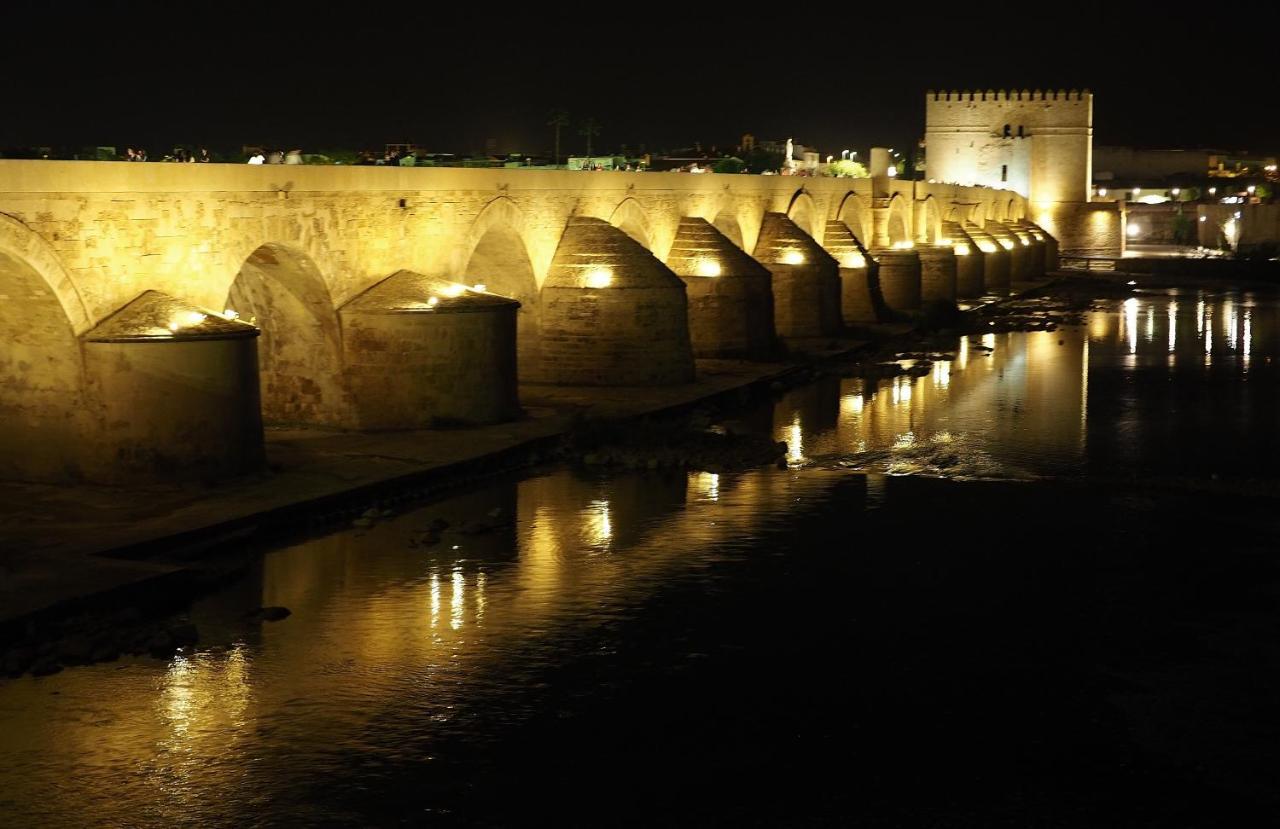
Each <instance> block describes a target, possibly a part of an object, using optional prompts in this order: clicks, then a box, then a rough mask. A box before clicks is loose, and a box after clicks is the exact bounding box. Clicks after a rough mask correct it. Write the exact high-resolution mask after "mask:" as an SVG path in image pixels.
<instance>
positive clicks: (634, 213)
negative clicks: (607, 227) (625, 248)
mask: <svg viewBox="0 0 1280 829" xmlns="http://www.w3.org/2000/svg"><path fill="white" fill-rule="evenodd" d="M609 224H611V225H613V226H614V227H616V228H617V229H618V230H621V231H622V232H623V233H625V234H627V235H628V236H630V237H631V238H632V239H634V240H636V241H637V242H639V243H640V244H641V245H643V246H644V249H645V250H649V251H652V250H653V224H652V223H651V222H650V221H649V214H648V213H646V212H645V209H644V208H643V207H641V206H640V202H638V201H636V200H635V199H633V198H626V199H623V200H622V202H621V203H620V204H619V205H618V206H617V207H615V208H614V209H613V213H612V214H611V215H610V216H609Z"/></svg>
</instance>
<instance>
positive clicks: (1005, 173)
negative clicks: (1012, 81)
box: [925, 89, 1093, 202]
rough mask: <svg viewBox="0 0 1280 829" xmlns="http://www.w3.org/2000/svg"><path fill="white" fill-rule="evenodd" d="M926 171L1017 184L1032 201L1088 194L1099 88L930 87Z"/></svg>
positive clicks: (937, 176)
mask: <svg viewBox="0 0 1280 829" xmlns="http://www.w3.org/2000/svg"><path fill="white" fill-rule="evenodd" d="M925 143H926V145H927V147H928V155H927V156H926V158H927V162H926V164H927V175H928V177H929V178H931V179H934V180H936V181H942V182H950V183H955V184H966V185H973V184H981V185H985V186H987V187H996V188H1001V189H1006V190H1013V191H1014V192H1017V193H1021V194H1022V195H1024V196H1026V197H1027V198H1029V199H1031V200H1032V201H1033V202H1084V201H1088V200H1089V171H1090V169H1091V165H1092V158H1091V156H1092V154H1093V94H1092V93H1091V92H1089V91H1088V90H1085V91H1084V92H1079V91H1077V90H1074V89H1073V90H1071V91H1070V92H1064V91H1062V90H1058V91H1056V92H1046V91H1042V90H1039V89H1037V90H1036V91H1034V92H1031V91H1027V90H1023V91H1021V92H1017V91H1013V92H1006V91H1005V90H1000V91H999V92H994V91H992V90H987V91H986V92H976V91H974V92H971V91H968V90H965V91H964V92H929V93H927V94H926V95H925Z"/></svg>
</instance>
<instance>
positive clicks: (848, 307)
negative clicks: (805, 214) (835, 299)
mask: <svg viewBox="0 0 1280 829" xmlns="http://www.w3.org/2000/svg"><path fill="white" fill-rule="evenodd" d="M822 247H823V248H825V249H826V251H827V253H829V254H831V256H832V257H833V258H834V259H835V260H836V262H837V263H838V264H839V265H840V315H841V317H842V319H843V320H844V322H845V324H847V325H852V324H856V323H867V322H882V321H884V320H885V319H887V318H888V308H887V307H886V306H885V303H884V296H883V295H882V294H881V292H880V265H879V263H878V262H876V261H875V259H873V258H872V257H871V253H870V252H869V251H868V250H867V249H866V247H864V246H863V244H862V242H861V241H859V240H858V238H857V237H856V236H855V235H854V233H853V230H852V229H851V228H850V227H849V226H848V225H847V224H845V223H844V222H843V221H840V220H838V219H832V220H831V221H829V222H827V230H826V233H824V234H823V236H822Z"/></svg>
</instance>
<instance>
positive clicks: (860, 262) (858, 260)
mask: <svg viewBox="0 0 1280 829" xmlns="http://www.w3.org/2000/svg"><path fill="white" fill-rule="evenodd" d="M866 266H867V259H866V257H865V256H863V255H862V254H861V253H846V254H845V255H844V256H843V257H841V259H840V267H842V268H865V267H866Z"/></svg>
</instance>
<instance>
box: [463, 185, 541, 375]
mask: <svg viewBox="0 0 1280 829" xmlns="http://www.w3.org/2000/svg"><path fill="white" fill-rule="evenodd" d="M464 250H465V256H464V258H463V260H462V263H461V264H460V265H459V267H458V270H457V273H458V279H459V281H461V282H463V283H464V284H466V285H473V286H474V285H483V286H484V289H485V290H486V291H488V292H489V293H493V294H500V295H502V296H505V297H511V298H512V299H514V300H517V301H518V302H519V303H520V310H519V311H518V312H517V315H516V353H517V360H518V363H519V366H518V369H517V370H518V372H519V375H520V376H521V377H524V378H531V377H534V376H535V375H536V374H537V372H538V365H537V363H538V345H539V339H540V337H539V331H540V316H541V314H540V309H541V305H540V302H539V293H538V280H537V277H536V276H535V274H534V272H533V260H532V259H531V258H530V256H529V247H528V244H527V243H526V242H525V221H524V213H523V212H521V210H520V208H519V207H518V206H517V205H516V204H515V202H513V201H511V199H509V198H507V197H505V196H500V197H499V198H496V199H494V200H493V201H491V202H489V203H488V204H486V205H485V206H484V209H483V210H481V211H480V214H479V215H478V216H476V220H475V221H474V222H472V224H471V228H470V229H469V230H468V232H467V237H466V242H465V249H464Z"/></svg>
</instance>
